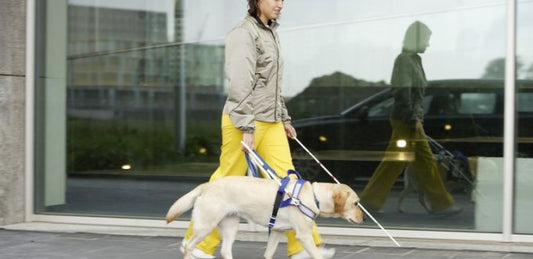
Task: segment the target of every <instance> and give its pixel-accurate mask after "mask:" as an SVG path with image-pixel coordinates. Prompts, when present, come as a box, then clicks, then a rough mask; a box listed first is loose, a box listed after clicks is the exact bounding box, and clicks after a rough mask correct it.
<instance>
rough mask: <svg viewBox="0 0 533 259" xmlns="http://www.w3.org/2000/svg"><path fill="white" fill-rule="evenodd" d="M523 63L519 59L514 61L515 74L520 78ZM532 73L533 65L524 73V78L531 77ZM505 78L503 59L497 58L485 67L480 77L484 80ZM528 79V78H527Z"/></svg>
mask: <svg viewBox="0 0 533 259" xmlns="http://www.w3.org/2000/svg"><path fill="white" fill-rule="evenodd" d="M523 66H524V63H522V61H520V58H518V57H517V59H516V74H517V77H518V78H520V77H521V76H522V67H523ZM532 73H533V64H532V66H530V68H529V69H528V70H527V71H526V77H528V75H529V76H531V74H532ZM504 77H505V58H497V59H493V60H492V61H490V62H489V64H487V67H485V73H484V74H483V75H482V76H481V78H484V79H503V78H504ZM528 78H529V77H528Z"/></svg>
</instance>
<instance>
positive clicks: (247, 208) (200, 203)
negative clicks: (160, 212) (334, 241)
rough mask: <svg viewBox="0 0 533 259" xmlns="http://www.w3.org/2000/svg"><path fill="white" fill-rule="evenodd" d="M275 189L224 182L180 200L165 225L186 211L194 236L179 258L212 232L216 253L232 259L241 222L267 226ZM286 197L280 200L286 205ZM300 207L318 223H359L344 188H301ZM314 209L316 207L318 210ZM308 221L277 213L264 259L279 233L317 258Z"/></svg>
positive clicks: (237, 179)
mask: <svg viewBox="0 0 533 259" xmlns="http://www.w3.org/2000/svg"><path fill="white" fill-rule="evenodd" d="M295 182H296V180H291V181H290V182H289V183H288V185H287V188H286V190H288V191H290V190H292V189H293V185H294V184H295ZM278 188H279V185H278V184H277V183H276V182H275V181H272V180H266V179H263V178H254V177H246V176H228V177H223V178H220V179H218V180H216V181H213V182H210V183H204V184H201V185H199V186H198V187H196V188H195V189H194V190H192V191H190V192H189V193H187V194H185V195H184V196H182V197H181V198H179V199H178V200H177V201H176V202H174V204H172V206H171V207H170V209H169V211H168V213H167V216H166V220H167V223H168V222H171V221H172V220H174V219H175V218H176V217H178V216H180V215H181V214H182V213H184V212H186V211H187V210H189V209H191V208H192V207H193V206H194V209H193V212H192V222H193V233H194V234H193V236H192V237H191V238H190V239H189V240H188V242H187V245H186V247H185V253H184V258H190V256H191V252H192V250H193V249H194V247H195V246H196V244H198V242H200V241H201V240H203V239H204V238H205V236H207V235H208V234H209V233H210V232H211V231H212V230H213V229H214V228H215V227H217V226H218V229H219V231H220V233H221V235H222V240H223V243H222V248H221V250H220V253H221V255H222V257H224V258H232V255H231V247H232V245H233V242H234V240H235V235H236V234H237V230H238V225H239V220H240V217H243V218H246V219H247V220H249V221H252V222H255V223H257V224H260V225H263V226H267V224H268V222H269V220H270V217H271V216H272V208H273V205H274V200H275V196H276V193H277V191H278ZM287 198H288V196H287V195H285V197H284V198H283V199H287ZM298 199H299V201H300V202H301V203H303V204H305V205H306V206H307V207H309V208H310V209H311V210H312V211H313V212H314V213H315V214H319V216H322V217H341V218H344V219H346V220H347V221H348V222H350V223H361V222H362V221H363V212H362V211H361V209H360V208H359V206H358V203H359V197H358V196H357V194H356V193H355V192H354V191H353V190H352V189H351V188H350V187H348V186H347V185H344V184H331V183H316V182H315V183H313V184H310V183H309V182H306V183H305V184H303V186H302V190H301V192H300V195H299V198H298ZM317 204H318V206H317ZM312 228H313V220H312V219H311V218H310V217H308V216H306V215H304V214H303V213H302V212H301V211H300V209H299V208H298V207H296V206H288V207H283V208H280V209H279V212H278V215H277V219H276V223H275V225H274V227H273V228H272V232H271V234H270V237H269V239H268V243H267V248H266V251H265V255H264V256H265V258H272V256H273V254H274V252H275V250H276V247H277V245H278V243H279V240H280V238H281V237H282V234H283V231H284V230H288V229H294V230H295V231H296V238H297V239H298V240H299V241H300V242H301V243H302V245H303V246H304V248H305V250H306V251H307V252H308V253H309V254H310V255H311V256H312V258H322V257H321V255H320V252H319V250H318V248H317V247H316V246H315V244H314V242H313V237H312Z"/></svg>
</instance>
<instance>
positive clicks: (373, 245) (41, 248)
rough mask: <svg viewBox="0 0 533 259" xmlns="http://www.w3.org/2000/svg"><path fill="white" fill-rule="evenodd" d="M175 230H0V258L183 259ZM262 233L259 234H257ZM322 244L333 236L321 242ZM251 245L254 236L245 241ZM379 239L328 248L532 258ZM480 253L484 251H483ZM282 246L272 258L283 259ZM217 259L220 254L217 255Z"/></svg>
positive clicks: (489, 248)
mask: <svg viewBox="0 0 533 259" xmlns="http://www.w3.org/2000/svg"><path fill="white" fill-rule="evenodd" d="M176 232H177V231H175V230H173V231H172V234H169V233H170V232H168V230H161V229H159V230H158V229H157V228H155V229H151V228H136V227H109V226H88V225H72V224H51V223H25V224H18V225H10V226H3V227H0V258H9V259H11V258H128V259H129V258H132V259H134V258H139V259H141V258H149V259H156V258H157V259H159V258H162V259H164V258H182V256H181V253H180V252H179V249H178V244H179V242H180V241H181V237H180V236H182V234H183V233H180V232H178V233H176ZM261 234H264V233H258V235H261ZM262 238H263V237H261V238H259V241H242V240H241V241H237V242H236V243H235V245H234V247H233V254H234V257H235V258H237V259H240V258H242V259H255V258H263V257H262V255H263V252H264V249H265V245H266V243H265V242H264V241H262V240H261V239H262ZM323 238H324V240H325V242H327V241H328V239H330V240H332V238H334V237H328V236H324V237H323ZM247 239H248V240H254V237H247ZM385 241H386V240H383V239H379V238H368V237H367V238H361V242H360V243H358V244H357V245H332V244H331V243H330V244H328V247H334V248H336V250H337V254H336V256H335V258H344V259H348V258H533V245H532V244H506V243H495V242H487V243H481V242H476V243H474V242H472V243H471V244H465V242H458V241H455V242H452V241H449V242H447V241H442V240H433V241H432V240H423V241H422V240H419V241H416V240H407V239H404V240H401V243H402V244H404V246H403V247H402V248H397V247H393V246H387V245H385V244H388V243H390V242H385ZM483 248H486V249H485V250H484V249H483ZM285 250H286V244H285V243H281V244H280V246H279V247H278V249H277V251H276V256H275V258H287V257H286V254H285ZM217 256H218V257H217V258H220V255H219V254H217Z"/></svg>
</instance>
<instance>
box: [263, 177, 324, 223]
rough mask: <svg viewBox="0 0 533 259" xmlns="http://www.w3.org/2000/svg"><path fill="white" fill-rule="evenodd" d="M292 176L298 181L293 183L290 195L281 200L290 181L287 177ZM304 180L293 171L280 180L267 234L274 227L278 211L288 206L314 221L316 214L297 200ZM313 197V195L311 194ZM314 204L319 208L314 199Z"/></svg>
mask: <svg viewBox="0 0 533 259" xmlns="http://www.w3.org/2000/svg"><path fill="white" fill-rule="evenodd" d="M291 174H294V175H297V176H298V179H297V180H296V183H294V186H293V187H292V192H291V195H289V197H288V198H287V199H285V200H282V198H283V197H284V196H285V193H286V192H285V189H286V187H287V184H288V183H289V181H290V180H291V178H290V177H289V175H291ZM305 182H306V181H305V180H303V179H302V176H301V175H300V174H299V173H298V172H297V171H295V170H289V171H288V172H287V176H286V177H285V178H283V179H281V185H280V186H279V188H278V192H277V193H276V199H275V200H274V207H273V208H272V216H271V217H270V221H269V223H268V233H270V232H271V230H272V228H273V227H274V224H275V223H276V217H277V215H278V210H279V209H280V208H285V207H288V206H296V207H298V209H299V210H300V212H302V213H303V214H304V215H305V216H307V217H308V218H310V219H311V220H314V219H315V218H316V217H317V216H318V214H317V213H315V212H314V211H313V210H312V209H311V208H310V207H309V206H307V205H305V204H304V203H302V202H301V201H300V199H299V197H300V193H301V191H302V187H303V185H304V184H305ZM313 195H314V193H313ZM315 202H316V205H317V207H319V203H318V200H317V199H316V197H315Z"/></svg>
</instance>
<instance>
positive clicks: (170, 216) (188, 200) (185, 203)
mask: <svg viewBox="0 0 533 259" xmlns="http://www.w3.org/2000/svg"><path fill="white" fill-rule="evenodd" d="M206 184H207V183H203V184H200V185H198V186H197V187H196V188H194V189H193V190H192V191H190V192H188V193H187V194H185V195H183V196H181V198H179V199H178V200H177V201H175V202H174V204H172V206H170V208H169V209H168V212H167V216H166V219H167V224H168V223H170V222H172V221H173V220H174V219H175V218H177V217H179V216H180V215H181V214H183V213H184V212H186V211H188V210H190V209H191V208H192V206H193V205H194V201H195V200H196V198H197V197H198V196H200V194H202V190H203V189H204V187H205V186H206Z"/></svg>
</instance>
